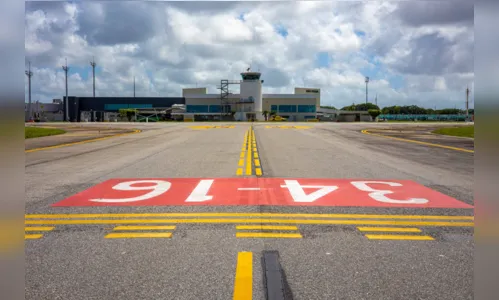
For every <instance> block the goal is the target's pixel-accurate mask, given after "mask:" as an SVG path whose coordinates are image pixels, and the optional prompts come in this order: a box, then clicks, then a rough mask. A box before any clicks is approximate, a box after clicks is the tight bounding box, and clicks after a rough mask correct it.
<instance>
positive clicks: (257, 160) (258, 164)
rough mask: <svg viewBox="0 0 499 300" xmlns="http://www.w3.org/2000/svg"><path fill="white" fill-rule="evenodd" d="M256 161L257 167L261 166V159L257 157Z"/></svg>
mask: <svg viewBox="0 0 499 300" xmlns="http://www.w3.org/2000/svg"><path fill="white" fill-rule="evenodd" d="M254 162H255V167H259V166H260V160H259V159H255V160H254Z"/></svg>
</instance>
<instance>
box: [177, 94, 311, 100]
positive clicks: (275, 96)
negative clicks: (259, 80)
mask: <svg viewBox="0 0 499 300" xmlns="http://www.w3.org/2000/svg"><path fill="white" fill-rule="evenodd" d="M185 98H197V99H219V98H220V94H187V95H185ZM239 98H241V94H230V95H229V99H239ZM262 98H272V99H279V98H283V99H286V98H296V99H315V98H317V95H313V94H262Z"/></svg>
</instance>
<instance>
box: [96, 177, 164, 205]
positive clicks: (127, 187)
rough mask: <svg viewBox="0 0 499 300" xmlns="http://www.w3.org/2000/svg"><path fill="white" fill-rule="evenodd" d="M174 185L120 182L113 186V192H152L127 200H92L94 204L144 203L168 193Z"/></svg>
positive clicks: (150, 181)
mask: <svg viewBox="0 0 499 300" xmlns="http://www.w3.org/2000/svg"><path fill="white" fill-rule="evenodd" d="M144 183H146V184H147V183H149V184H152V185H147V186H133V185H136V184H144ZM171 186H172V184H171V183H170V182H168V181H165V180H137V181H125V182H120V183H118V184H117V185H115V186H113V187H112V189H113V190H117V191H150V192H149V193H145V194H143V195H140V196H137V197H132V198H125V199H105V198H100V199H90V201H92V202H107V203H125V202H136V201H144V200H148V199H151V198H154V197H157V196H159V195H162V194H164V193H166V192H167V191H168V190H169V189H170V187H171Z"/></svg>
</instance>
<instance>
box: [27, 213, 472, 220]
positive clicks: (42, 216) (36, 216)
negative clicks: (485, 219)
mask: <svg viewBox="0 0 499 300" xmlns="http://www.w3.org/2000/svg"><path fill="white" fill-rule="evenodd" d="M134 217H135V218H144V217H146V218H149V217H280V218H285V217H286V218H351V219H408V220H413V219H415V220H418V219H420V220H426V219H428V220H433V219H434V220H474V219H475V217H474V216H438V215H369V214H303V213H302V214H300V213H298V214H280V213H116V214H28V215H25V218H26V219H64V218H134Z"/></svg>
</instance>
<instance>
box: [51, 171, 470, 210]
mask: <svg viewBox="0 0 499 300" xmlns="http://www.w3.org/2000/svg"><path fill="white" fill-rule="evenodd" d="M186 205H187V206H189V205H201V206H202V205H208V206H211V205H213V206H233V205H250V206H251V205H267V206H354V207H359V206H362V207H416V208H472V206H471V205H469V204H466V203H464V202H462V201H459V200H456V199H454V198H452V197H449V196H447V195H444V194H442V193H439V192H437V191H435V190H432V189H429V188H427V187H425V186H423V185H420V184H418V183H416V182H413V181H410V180H373V179H310V178H297V179H293V178H282V179H280V178H211V179H210V178H130V179H121V178H120V179H111V180H107V181H105V182H102V183H100V184H98V185H96V186H94V187H91V188H89V189H87V190H85V191H82V192H80V193H78V194H76V195H73V196H71V197H69V198H67V199H64V200H62V201H60V202H57V203H55V204H53V205H52V206H54V207H67V206H186Z"/></svg>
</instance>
